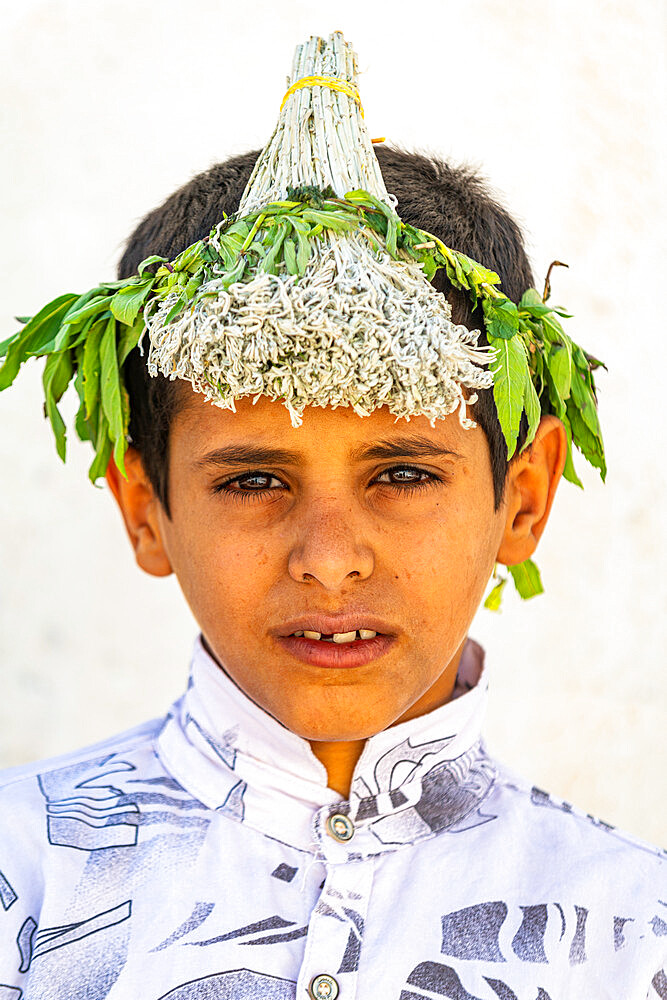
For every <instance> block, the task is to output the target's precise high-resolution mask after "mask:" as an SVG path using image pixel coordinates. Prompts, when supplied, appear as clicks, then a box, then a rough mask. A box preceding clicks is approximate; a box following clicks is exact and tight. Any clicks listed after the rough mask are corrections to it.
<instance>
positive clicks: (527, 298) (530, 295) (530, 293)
mask: <svg viewBox="0 0 667 1000" xmlns="http://www.w3.org/2000/svg"><path fill="white" fill-rule="evenodd" d="M542 305H544V303H543V302H542V296H541V295H540V293H539V292H538V290H537V289H536V288H527V289H526V291H525V292H524V293H523V295H522V296H521V299H520V300H519V309H527V308H529V307H530V306H542Z"/></svg>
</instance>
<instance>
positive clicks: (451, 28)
mask: <svg viewBox="0 0 667 1000" xmlns="http://www.w3.org/2000/svg"><path fill="white" fill-rule="evenodd" d="M0 10H1V11H2V22H3V23H2V30H1V31H0V88H1V91H2V105H3V111H2V136H1V137H2V144H1V148H2V157H1V166H0V198H1V204H0V218H1V219H2V227H3V238H2V241H1V245H0V257H1V259H0V283H1V286H2V288H1V294H0V340H2V339H3V338H4V337H7V336H9V334H10V333H12V332H13V331H14V329H15V324H14V322H13V319H12V317H13V316H14V315H15V314H19V315H23V314H28V315H29V314H31V313H32V312H34V311H36V310H37V309H38V308H39V307H40V306H41V305H42V304H44V303H45V302H46V301H48V300H49V299H50V298H51V297H54V296H55V295H57V294H60V293H61V292H63V291H82V290H84V289H85V288H87V287H90V286H91V285H92V284H94V283H96V282H97V281H98V280H102V279H111V278H112V277H113V275H114V267H115V263H116V260H117V258H118V255H119V252H120V249H121V247H122V244H123V241H124V239H125V237H126V236H127V235H128V233H129V232H130V230H131V229H132V228H133V226H134V225H135V224H136V222H137V221H138V220H139V219H140V218H141V216H142V215H143V214H144V213H145V212H147V211H148V210H149V209H151V208H153V207H154V206H155V205H156V204H158V203H159V202H160V201H161V200H162V199H163V198H164V197H165V196H166V195H167V194H169V193H170V192H171V191H172V190H174V189H175V188H176V187H177V186H179V185H180V184H182V183H184V182H185V181H186V180H188V179H189V178H190V177H191V176H192V175H193V174H195V173H197V172H198V171H201V170H204V169H206V168H207V167H208V166H209V165H210V164H212V163H213V162H215V161H216V160H219V159H222V158H224V157H226V156H228V155H230V154H233V153H237V152H241V151H244V150H246V149H249V148H252V147H254V146H259V145H262V144H263V143H264V142H265V141H266V139H267V138H268V136H269V134H270V132H271V130H272V128H273V125H274V122H275V117H276V114H277V109H278V106H279V103H280V100H281V98H282V95H283V92H284V81H285V76H286V73H287V72H288V69H289V66H290V63H291V57H292V51H293V47H294V45H295V44H296V43H297V42H299V41H303V40H305V39H306V38H307V37H308V36H309V35H310V34H312V33H318V34H325V33H328V32H330V31H332V30H335V29H340V30H342V31H343V32H344V33H345V35H346V36H347V37H348V38H349V39H350V40H351V41H352V42H353V43H354V45H355V48H356V50H357V52H358V54H359V60H360V65H361V68H362V70H363V76H362V79H361V88H362V97H363V101H364V105H365V108H366V118H367V122H368V124H369V127H370V131H371V134H372V135H385V136H387V137H388V139H389V140H390V141H394V142H397V143H401V144H404V145H406V146H407V147H409V148H418V149H425V150H433V151H435V152H438V153H440V154H443V155H445V156H446V157H448V158H450V159H452V160H454V161H462V160H465V161H468V162H472V163H474V164H477V165H480V166H481V167H482V169H483V171H484V172H485V173H486V174H487V175H488V176H489V177H490V178H491V179H492V181H493V183H494V186H495V188H496V189H497V191H498V192H499V193H500V195H501V197H502V199H503V201H504V202H505V203H506V204H507V205H508V206H509V207H510V208H511V210H513V212H514V213H515V215H516V216H517V217H518V219H519V220H520V221H521V222H522V224H523V225H524V227H525V229H526V232H527V236H528V241H529V247H530V252H531V255H532V259H533V262H534V265H535V270H536V274H537V275H538V276H539V278H540V280H541V279H542V277H543V275H544V274H545V272H546V269H547V266H548V264H549V262H550V261H551V260H552V259H553V258H555V257H557V258H559V259H560V260H564V261H567V262H568V263H569V265H570V269H569V270H568V271H566V270H564V269H560V270H559V271H558V272H557V274H556V275H555V280H554V285H555V291H554V298H555V299H556V300H558V301H560V302H562V303H565V304H567V306H568V307H569V308H570V310H571V311H572V312H574V313H575V318H574V320H572V321H571V330H572V333H573V335H574V337H575V339H577V340H578V341H579V342H580V343H582V344H583V345H584V346H585V347H586V348H587V349H588V350H590V351H592V352H593V353H594V354H596V355H597V356H600V357H602V358H603V359H605V360H606V362H607V364H608V366H609V373H608V374H604V373H603V374H602V375H601V377H600V379H599V382H600V388H601V391H600V409H601V414H602V421H603V427H604V429H605V432H606V444H607V450H608V462H609V469H610V472H609V477H608V483H607V485H606V486H604V487H603V486H602V485H601V484H600V482H599V480H598V479H596V474H595V473H593V471H592V470H590V469H588V468H587V467H585V466H584V463H583V461H579V462H578V467H579V469H580V474H581V476H582V478H583V480H584V482H585V487H586V488H585V491H584V492H583V493H582V492H580V491H578V490H577V489H576V488H575V487H573V486H570V485H569V484H564V486H563V488H562V490H561V493H560V496H559V498H558V501H557V505H556V509H555V511H554V513H553V515H552V521H551V524H550V527H549V530H548V532H547V535H546V536H545V539H544V540H543V543H542V544H541V546H540V550H539V553H538V562H539V564H540V566H541V569H542V575H543V579H544V581H545V584H546V589H547V592H546V595H545V596H543V597H540V598H537V599H536V600H535V601H533V602H530V603H528V604H525V605H522V604H521V602H520V601H519V600H518V598H515V597H514V596H513V595H509V596H508V598H507V599H506V601H505V609H504V611H503V613H502V614H501V615H500V616H493V615H491V614H490V613H489V612H481V613H480V614H479V615H478V616H477V620H476V621H475V623H474V626H473V629H472V634H473V635H475V636H476V637H478V638H480V639H481V640H482V641H483V642H484V643H485V645H486V646H487V649H488V662H489V664H490V670H491V678H492V697H491V708H490V714H489V719H488V737H489V740H490V742H491V744H492V746H493V748H494V749H495V750H496V751H497V753H498V754H499V755H501V756H502V757H504V759H505V760H506V761H507V762H508V763H509V764H511V765H513V766H514V767H515V768H516V769H517V770H520V771H521V772H523V773H524V774H526V775H528V776H529V777H531V778H532V779H533V780H534V781H535V783H536V784H538V785H540V786H541V787H544V788H547V789H549V790H550V791H552V792H553V793H555V794H557V795H559V796H562V797H564V798H566V799H569V800H571V801H572V802H574V803H575V804H576V805H577V806H579V807H581V808H583V809H584V810H586V811H590V812H592V813H594V814H596V815H599V816H601V817H602V818H604V819H605V820H607V821H609V822H611V823H615V824H618V825H620V826H622V827H623V828H625V829H626V830H628V831H630V832H631V833H633V834H636V835H638V836H640V837H643V838H645V839H648V840H651V841H654V842H660V841H661V840H662V839H664V838H663V835H664V829H665V807H664V802H665V796H664V787H663V786H662V775H663V771H664V750H665V743H664V733H665V728H666V727H665V713H664V708H665V690H666V682H665V674H666V673H667V669H666V668H667V657H666V654H665V648H666V642H665V640H666V638H667V637H666V634H665V633H666V628H665V621H666V617H667V616H666V614H665V610H666V608H667V601H666V597H667V594H666V588H665V575H666V574H665V565H666V564H667V539H666V532H665V499H666V497H667V475H666V468H667V462H666V459H665V443H666V442H665V434H664V427H665V417H664V407H665V404H664V397H665V389H664V383H665V378H664V374H663V373H664V366H665V349H664V346H663V343H664V339H663V338H664V331H663V327H664V315H663V314H664V307H663V295H664V293H663V292H661V291H660V283H661V279H662V275H663V273H664V267H665V262H664V259H663V260H662V262H660V250H661V242H662V238H663V235H664V231H665V222H666V221H667V220H666V218H665V213H664V208H665V205H664V198H663V193H662V192H663V187H664V177H665V169H664V168H665V145H664V118H663V111H664V103H662V104H661V101H664V98H663V97H662V96H661V95H664V93H665V73H664V37H665V36H664V27H665V25H664V19H663V15H662V5H661V3H660V0H635V2H634V3H633V4H632V6H631V5H629V4H627V3H625V2H622V0H597V2H591V0H560V2H559V3H557V4H556V3H551V2H549V0H515V2H514V3H512V4H508V3H499V2H494V0H468V2H466V3H460V2H456V3H454V2H450V0H440V2H434V0H422V2H421V3H419V4H410V3H397V2H395V0H390V2H384V3H382V4H380V3H377V4H375V3H373V4H371V3H360V2H359V0H356V2H353V0H339V2H338V3H337V4H336V5H335V8H334V7H333V6H332V5H330V4H324V3H321V4H318V3H306V2H299V0H283V2H282V3H280V4H277V3H275V0H269V2H265V0H244V2H243V3H233V4H232V3H226V2H220V0H218V2H213V0H189V2H188V3H187V4H185V3H183V2H176V0H160V3H147V2H145V0H94V2H91V0H53V2H43V0H22V2H21V3H20V4H16V3H12V4H9V3H4V4H1V5H0ZM65 408H66V410H67V412H68V413H73V407H72V405H71V401H70V405H69V406H67V405H66V407H65ZM88 462H89V455H88V451H87V449H86V447H85V446H83V445H81V444H79V443H78V442H75V441H74V440H72V442H71V447H70V457H69V459H68V464H67V466H63V465H62V464H61V463H60V461H59V460H58V458H57V456H56V454H55V450H54V447H53V442H52V439H51V433H50V429H49V428H48V426H47V424H46V423H45V422H44V420H43V418H42V416H41V387H40V373H39V372H38V371H37V370H32V371H25V372H24V373H23V374H22V375H21V376H20V379H19V381H18V383H17V385H16V386H15V388H14V389H13V390H12V391H11V392H9V393H6V394H3V395H2V396H0V478H1V487H2V488H1V489H0V669H1V671H2V688H1V690H2V696H1V699H2V700H1V703H0V764H1V765H3V766H7V765H13V764H17V763H20V762H23V761H28V760H30V759H34V758H37V757H44V756H48V755H53V754H58V753H62V752H65V751H68V750H70V749H72V748H74V747H76V746H77V745H82V744H85V743H86V742H92V741H94V740H97V739H101V738H102V737H105V736H107V735H110V734H112V733H113V732H114V731H117V730H120V729H123V728H126V727H129V726H131V725H134V724H136V723H138V722H140V721H142V720H143V719H145V718H147V717H151V716H155V715H159V714H162V713H163V712H164V711H165V709H166V707H167V706H168V704H169V703H170V701H171V700H172V698H173V697H175V696H177V695H178V694H179V692H180V689H181V688H182V686H183V685H184V683H185V679H186V674H187V666H188V658H189V652H190V647H191V643H192V640H193V638H194V635H195V632H196V626H195V623H194V622H193V620H192V619H191V617H190V614H189V612H188V610H187V609H186V607H185V604H184V601H183V599H182V597H181V596H180V593H179V592H178V589H177V585H176V584H175V582H174V580H173V579H168V580H163V581H159V580H155V579H152V578H149V577H147V576H144V575H143V574H142V573H141V572H140V571H138V570H137V569H136V567H135V565H134V562H133V558H132V556H131V553H130V549H129V546H128V545H127V543H126V540H125V536H124V531H123V529H122V527H121V523H120V520H119V517H118V516H117V514H116V511H115V510H114V508H113V507H112V500H111V497H110V495H109V494H108V493H107V492H106V490H102V489H100V490H95V489H93V488H92V487H91V486H90V485H89V483H88V482H87V479H86V468H87V465H88Z"/></svg>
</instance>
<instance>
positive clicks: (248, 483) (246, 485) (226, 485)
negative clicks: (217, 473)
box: [213, 469, 287, 500]
mask: <svg viewBox="0 0 667 1000" xmlns="http://www.w3.org/2000/svg"><path fill="white" fill-rule="evenodd" d="M284 489H287V487H286V486H285V484H284V483H283V482H282V481H281V480H280V479H278V478H277V476H272V475H271V474H270V473H269V472H261V471H260V470H258V469H257V470H253V471H252V472H246V473H244V474H243V475H242V476H236V477H235V478H234V479H227V480H225V482H223V483H218V484H217V485H216V486H214V487H213V492H214V493H226V494H227V495H229V496H231V497H233V498H234V499H235V500H254V499H256V498H257V497H260V496H264V495H266V494H269V493H274V492H275V491H276V490H284Z"/></svg>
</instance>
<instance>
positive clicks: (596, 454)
mask: <svg viewBox="0 0 667 1000" xmlns="http://www.w3.org/2000/svg"><path fill="white" fill-rule="evenodd" d="M573 385H574V383H573ZM567 416H568V419H569V421H570V426H571V427H572V440H573V441H574V443H575V444H576V446H577V448H578V449H579V450H580V452H581V453H582V455H583V456H584V458H585V459H586V460H587V461H588V462H590V464H591V465H592V466H594V467H595V468H596V469H599V470H600V476H601V478H602V481H603V482H604V480H605V478H606V476H607V464H606V462H605V457H604V447H603V445H602V438H601V437H599V436H596V435H595V434H593V432H592V431H591V429H590V427H589V426H588V424H587V423H586V421H585V420H584V418H583V416H582V414H581V411H580V410H579V408H578V407H577V405H576V402H574V401H573V399H572V397H570V399H568V401H567Z"/></svg>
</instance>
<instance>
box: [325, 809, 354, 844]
mask: <svg viewBox="0 0 667 1000" xmlns="http://www.w3.org/2000/svg"><path fill="white" fill-rule="evenodd" d="M327 833H328V834H329V836H330V837H333V839H334V840H339V841H341V843H345V842H346V841H347V840H352V837H353V836H354V823H353V822H352V820H351V819H350V818H349V816H346V815H345V813H332V815H331V816H329V819H328V820H327Z"/></svg>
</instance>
